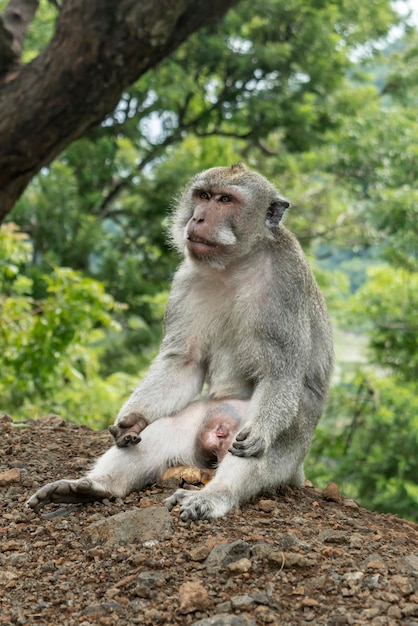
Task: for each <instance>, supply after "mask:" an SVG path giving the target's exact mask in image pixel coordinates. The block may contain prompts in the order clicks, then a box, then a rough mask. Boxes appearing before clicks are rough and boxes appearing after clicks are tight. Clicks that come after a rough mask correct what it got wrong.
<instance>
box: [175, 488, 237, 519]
mask: <svg viewBox="0 0 418 626" xmlns="http://www.w3.org/2000/svg"><path fill="white" fill-rule="evenodd" d="M176 504H179V505H180V519H182V520H183V521H186V520H188V519H190V520H193V521H194V520H198V519H209V520H210V519H216V518H217V517H223V516H224V515H226V514H227V513H229V511H230V510H231V509H232V508H233V507H234V503H233V502H232V500H231V497H230V494H229V493H226V492H221V491H218V492H212V493H207V492H206V493H205V490H202V491H197V492H196V491H188V490H187V489H177V491H175V492H174V493H173V495H172V496H170V497H169V498H167V499H166V500H165V505H166V507H167V508H168V510H169V511H171V509H172V508H173V507H175V506H176Z"/></svg>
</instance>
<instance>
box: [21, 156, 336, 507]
mask: <svg viewBox="0 0 418 626" xmlns="http://www.w3.org/2000/svg"><path fill="white" fill-rule="evenodd" d="M288 206H289V203H288V202H287V201H286V200H285V199H283V198H282V197H281V196H280V195H279V194H278V192H277V190H276V188H275V187H274V186H273V185H272V184H271V183H270V182H269V181H268V180H267V179H266V178H264V177H263V176H261V175H259V174H257V173H255V172H251V171H249V170H247V168H246V167H245V166H244V165H243V164H242V163H238V164H237V165H234V166H232V167H216V168H212V169H209V170H206V171H203V172H201V173H200V174H197V176H195V177H194V178H193V179H192V180H191V182H190V184H189V185H188V186H187V188H186V189H185V191H184V193H183V195H182V196H181V198H180V201H179V202H178V205H177V208H176V210H175V212H174V215H173V221H172V231H171V232H172V239H173V242H174V244H175V245H176V247H177V248H178V249H179V250H181V251H183V252H184V254H185V258H184V261H183V263H182V264H181V266H180V268H179V269H178V271H177V273H176V275H175V277H174V280H173V286H172V291H171V295H170V298H169V302H168V305H167V311H166V315H165V333H164V338H163V341H162V344H161V348H160V352H159V354H158V356H157V357H156V359H155V360H154V362H153V364H152V365H151V367H150V369H149V372H148V374H147V375H146V376H145V378H144V379H143V380H142V382H141V383H140V384H139V385H138V387H137V388H136V390H135V391H134V393H133V394H132V396H131V397H130V398H129V400H128V401H127V402H126V403H125V405H124V406H123V407H122V409H121V411H120V413H119V415H118V417H117V419H116V422H115V425H114V426H112V427H111V428H110V431H111V433H112V435H113V436H114V438H115V441H116V446H115V447H113V448H112V449H111V450H109V451H108V452H106V453H105V454H104V455H103V456H102V457H101V458H100V459H99V460H98V462H97V463H96V465H95V467H94V468H93V469H92V471H91V472H89V474H88V475H87V476H86V477H85V478H82V479H80V480H72V481H68V480H64V481H58V482H55V483H50V484H48V485H46V486H45V487H43V488H41V489H40V490H38V492H37V493H36V494H34V495H33V496H32V497H31V498H30V500H29V506H31V507H32V508H34V509H35V510H38V509H39V508H40V507H41V506H43V505H44V504H46V503H47V502H51V501H54V502H68V501H71V502H74V501H89V500H97V499H101V498H103V497H109V496H112V495H115V496H123V495H126V494H127V493H129V492H130V491H132V490H134V489H140V488H141V487H143V486H144V485H145V484H147V483H149V482H150V481H153V480H155V479H156V478H158V475H159V474H160V473H161V472H162V471H164V469H166V466H167V465H175V464H178V463H179V462H183V461H184V460H186V462H188V461H190V460H191V461H192V462H195V463H196V464H199V463H200V464H204V461H203V462H202V454H201V451H202V445H203V449H204V451H205V452H206V451H207V449H208V447H209V446H208V445H206V444H204V443H203V444H202V441H204V440H205V437H203V438H202V437H201V435H199V433H200V432H201V429H202V426H201V424H202V423H205V422H206V421H207V420H208V419H209V418H210V414H211V412H213V410H214V409H216V410H217V409H218V408H219V407H221V411H223V412H224V413H225V412H226V414H227V415H229V416H230V415H231V412H232V413H234V414H235V417H236V421H235V427H233V426H231V427H230V428H229V436H230V437H231V439H232V435H233V434H235V432H236V431H237V432H236V435H235V438H233V440H232V443H231V445H230V448H229V452H227V453H225V450H223V451H222V453H221V454H219V455H218V456H217V459H218V461H220V463H219V466H218V469H217V472H216V475H215V477H214V479H213V480H212V481H211V482H210V483H209V484H208V485H206V486H205V487H204V488H203V489H202V490H201V491H198V492H196V491H186V490H184V489H179V490H177V491H176V492H175V493H174V494H173V496H171V497H170V498H168V500H167V504H168V506H169V507H170V508H171V507H173V506H174V505H176V504H180V517H181V518H182V519H211V518H216V517H220V516H222V515H225V514H226V513H227V512H228V511H230V510H231V509H232V508H233V507H235V506H238V505H239V504H240V503H242V502H244V501H246V500H248V499H249V498H251V497H253V496H256V495H257V494H259V493H261V492H264V491H271V490H274V489H276V488H277V487H279V486H280V485H284V484H289V485H294V486H300V485H302V484H303V480H304V472H303V460H304V457H305V455H306V453H307V452H308V450H309V447H310V443H311V440H312V436H313V432H314V429H315V426H316V424H317V422H318V420H319V418H320V416H321V414H322V412H323V408H324V404H325V401H326V398H327V393H328V388H329V382H330V376H331V372H332V362H333V347H332V333H331V329H330V324H329V319H328V315H327V311H326V307H325V304H324V301H323V298H322V296H321V294H320V292H319V289H318V287H317V285H316V282H315V279H314V278H313V275H312V272H311V270H310V268H309V266H308V263H307V261H306V259H305V256H304V254H303V252H302V250H301V248H300V246H299V244H298V242H297V240H296V239H295V237H294V236H293V235H292V234H291V233H290V232H289V231H288V230H287V229H286V228H285V227H284V226H283V225H282V223H281V222H282V217H283V215H284V212H285V211H286V209H287V208H288ZM204 383H205V384H206V386H207V391H206V393H205V395H204V396H201V397H200V399H199V400H197V401H195V398H196V397H197V396H199V394H200V393H201V392H202V387H203V385H204ZM161 418H163V419H161ZM156 420H159V421H158V422H157V421H156ZM241 423H242V425H241ZM144 428H145V430H144ZM142 431H143V432H142ZM231 433H232V435H231ZM141 439H142V440H141ZM199 446H200V452H199V451H198V450H197V448H199ZM205 446H206V447H205ZM186 457H187V458H186ZM203 457H204V454H203ZM163 466H164V467H163Z"/></svg>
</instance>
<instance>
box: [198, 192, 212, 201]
mask: <svg viewBox="0 0 418 626" xmlns="http://www.w3.org/2000/svg"><path fill="white" fill-rule="evenodd" d="M199 198H202V200H210V195H209V194H208V192H207V191H201V192H200V194H199Z"/></svg>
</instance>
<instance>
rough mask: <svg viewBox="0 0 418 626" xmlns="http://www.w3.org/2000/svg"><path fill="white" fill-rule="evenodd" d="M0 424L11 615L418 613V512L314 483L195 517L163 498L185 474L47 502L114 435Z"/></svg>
mask: <svg viewBox="0 0 418 626" xmlns="http://www.w3.org/2000/svg"><path fill="white" fill-rule="evenodd" d="M0 435H1V439H0V489H1V493H2V502H1V552H0V565H1V567H0V584H1V588H2V593H1V594H0V598H1V599H0V624H28V625H31V626H32V625H33V624H48V625H49V624H60V625H61V626H66V625H68V626H70V625H71V626H72V625H75V624H81V625H82V626H88V625H90V624H91V625H97V624H104V625H109V626H110V625H114V624H116V623H117V624H118V626H125V625H128V624H129V625H130V624H145V625H148V624H150V625H151V624H163V625H171V624H173V625H174V624H195V625H197V624H199V625H200V626H210V625H212V626H221V625H231V626H249V625H254V626H255V625H259V624H260V625H261V624H280V625H281V626H286V625H289V626H295V625H296V626H297V625H299V624H300V625H302V624H321V625H322V624H329V625H332V626H338V625H343V624H355V625H356V626H361V625H362V624H375V625H385V624H387V625H392V624H402V625H404V626H418V526H417V525H416V524H412V523H410V522H406V521H404V520H400V519H398V518H396V517H394V516H383V515H378V514H375V513H371V512H369V511H366V510H364V509H361V508H359V507H358V506H357V505H356V504H355V503H354V502H353V501H349V500H344V499H342V498H340V496H339V493H338V490H337V489H335V488H334V489H332V488H331V489H330V490H328V492H326V493H323V492H321V491H319V490H318V489H315V488H314V487H312V486H306V487H305V488H303V489H300V490H290V489H286V490H284V491H283V492H282V493H280V494H278V495H277V496H274V497H270V496H269V497H266V498H265V499H260V500H257V501H254V502H252V503H250V504H248V505H247V506H246V507H244V508H243V509H242V510H241V511H237V512H235V513H233V514H231V515H229V516H227V517H226V518H225V519H222V520H219V521H217V522H213V523H209V522H195V523H184V522H181V521H180V520H179V519H178V515H177V511H176V510H174V511H173V513H172V514H169V513H168V512H167V510H166V509H165V507H164V506H162V504H161V503H162V501H163V499H164V498H165V497H166V496H167V495H169V493H170V492H171V491H172V490H173V489H174V488H175V487H176V486H177V484H178V480H177V479H174V478H170V479H168V480H167V481H164V482H161V483H160V484H158V485H156V486H155V487H153V488H152V489H150V490H147V491H146V492H144V493H141V494H138V493H135V494H131V495H130V496H129V497H127V498H125V499H124V500H123V501H121V500H116V501H112V502H110V501H104V502H103V503H97V504H92V505H68V506H62V507H59V506H57V505H55V506H49V507H46V508H45V509H44V510H43V511H42V513H41V515H37V514H35V513H33V512H32V511H30V510H28V509H27V508H26V506H25V501H26V499H27V498H28V496H29V495H30V494H31V493H32V492H33V491H34V490H35V489H36V488H38V487H39V486H40V485H42V484H43V483H44V482H47V481H51V480H53V479H56V478H58V477H77V476H79V475H80V474H82V473H83V472H84V471H85V470H86V469H87V468H88V467H89V466H90V464H91V462H92V461H93V459H94V458H95V457H96V456H97V455H98V454H100V453H101V452H102V451H104V450H105V449H106V448H107V447H108V446H109V444H110V437H109V435H108V433H97V432H94V431H92V430H89V429H88V428H86V427H83V426H76V425H70V424H65V423H64V422H63V420H61V419H60V418H58V417H57V416H50V417H47V418H43V419H42V420H39V421H33V422H28V423H27V424H25V425H21V424H19V425H12V423H11V422H10V419H9V418H8V417H7V416H3V418H0ZM115 515H119V517H117V518H114V517H112V516H115ZM231 544H232V545H231Z"/></svg>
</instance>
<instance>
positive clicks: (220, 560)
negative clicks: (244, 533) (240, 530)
mask: <svg viewBox="0 0 418 626" xmlns="http://www.w3.org/2000/svg"><path fill="white" fill-rule="evenodd" d="M250 550H251V546H250V544H249V543H247V542H246V541H234V542H233V543H221V544H220V545H219V546H216V547H215V548H213V550H212V551H211V553H210V554H209V556H208V558H207V560H206V567H207V570H208V572H209V573H210V574H211V573H215V572H216V570H217V569H218V568H220V567H227V566H228V565H229V564H230V563H234V562H236V561H239V560H240V559H243V558H247V559H248V557H249V556H250Z"/></svg>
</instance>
